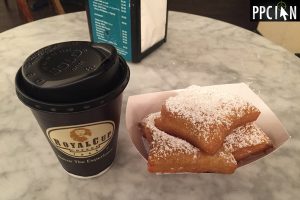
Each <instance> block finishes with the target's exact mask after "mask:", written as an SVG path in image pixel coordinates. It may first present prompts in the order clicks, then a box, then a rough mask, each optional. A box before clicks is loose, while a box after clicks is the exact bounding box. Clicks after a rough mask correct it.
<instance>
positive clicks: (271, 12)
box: [250, 0, 300, 21]
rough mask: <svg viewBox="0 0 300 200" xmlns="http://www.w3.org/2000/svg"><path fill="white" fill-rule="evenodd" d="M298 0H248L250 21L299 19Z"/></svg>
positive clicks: (299, 4) (299, 5)
mask: <svg viewBox="0 0 300 200" xmlns="http://www.w3.org/2000/svg"><path fill="white" fill-rule="evenodd" d="M299 8H300V0H250V21H300V12H299Z"/></svg>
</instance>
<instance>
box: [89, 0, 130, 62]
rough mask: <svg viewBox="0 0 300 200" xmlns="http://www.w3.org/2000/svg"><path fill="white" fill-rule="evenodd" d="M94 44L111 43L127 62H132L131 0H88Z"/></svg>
mask: <svg viewBox="0 0 300 200" xmlns="http://www.w3.org/2000/svg"><path fill="white" fill-rule="evenodd" d="M88 8H89V10H88V15H89V16H88V17H89V24H90V33H91V38H92V41H93V42H96V43H101V42H104V43H109V44H112V45H114V46H115V47H116V49H117V50H118V53H119V54H120V55H122V56H123V57H124V58H125V59H126V60H127V61H131V60H132V48H131V44H132V43H131V14H130V12H131V11H130V0H88Z"/></svg>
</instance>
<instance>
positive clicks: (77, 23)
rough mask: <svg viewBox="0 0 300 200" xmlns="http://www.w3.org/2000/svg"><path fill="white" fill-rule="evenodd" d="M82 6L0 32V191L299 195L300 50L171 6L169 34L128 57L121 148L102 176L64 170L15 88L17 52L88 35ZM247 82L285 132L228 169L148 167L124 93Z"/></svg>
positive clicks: (8, 196)
mask: <svg viewBox="0 0 300 200" xmlns="http://www.w3.org/2000/svg"><path fill="white" fill-rule="evenodd" d="M88 39H89V35H88V27H87V23H86V16H85V13H75V14H68V15H62V16H58V17H53V18H48V19H45V20H40V21H36V22H33V23H29V24H26V25H24V26H20V27H17V28H15V29H12V30H9V31H6V32H3V33H1V34H0V119H1V120H0V199H1V200H15V199H22V200H27V199H28V200H34V199H63V200H64V199H66V200H67V199H72V200H78V199H84V200H90V199H166V200H167V199H212V200H213V199H226V200H227V199H228V200H235V199H243V200H252V199H262V200H265V199H285V200H287V199H291V200H295V199H298V198H299V196H300V168H299V166H300V157H299V154H300V135H299V124H300V106H299V102H300V59H299V58H297V57H295V56H294V55H292V54H291V53H289V52H288V51H286V50H285V49H283V48H281V47H279V46H277V45H275V44H273V43H271V42H270V41H268V40H266V39H264V38H263V37H260V36H258V35H256V34H254V33H251V32H249V31H246V30H243V29H241V28H238V27H235V26H232V25H230V24H226V23H223V22H220V21H216V20H212V19H208V18H204V17H200V16H194V15H188V14H182V13H175V12H171V13H170V15H169V29H168V42H167V43H166V44H164V45H163V46H162V47H161V48H160V49H159V50H157V51H156V52H154V53H153V54H151V55H150V56H149V57H147V58H146V59H144V60H143V61H142V62H141V63H140V64H130V68H131V74H132V75H131V80H130V83H129V85H128V87H127V89H126V90H125V97H124V101H123V113H122V120H121V125H120V132H119V147H118V155H117V158H116V161H115V163H114V165H113V167H112V168H111V169H110V170H109V171H108V172H107V173H105V174H104V175H102V176H101V177H99V178H94V179H89V180H79V179H76V178H73V177H70V176H69V175H67V174H66V173H65V171H64V170H63V169H62V167H61V166H60V164H59V163H58V161H57V159H56V157H55V155H54V153H53V152H52V150H51V148H50V146H49V144H48V143H47V141H46V138H45V136H44V135H43V133H42V131H41V130H40V128H39V127H38V124H37V123H36V121H35V119H34V117H33V115H32V114H31V112H30V110H29V109H27V108H26V107H25V106H24V105H23V104H21V103H20V102H19V100H18V99H17V97H16V95H15V92H14V76H15V73H16V71H17V69H18V68H19V67H20V66H21V64H22V62H23V61H24V59H25V58H26V57H27V56H28V55H29V54H30V53H32V52H33V51H35V50H37V49H39V48H41V47H44V46H46V45H49V44H52V43H56V42H62V41H68V40H88ZM234 82H246V83H249V84H250V86H251V87H252V88H253V89H254V90H255V91H256V92H257V93H258V94H259V95H260V97H261V98H262V99H263V100H264V101H265V102H266V103H267V104H268V105H269V106H270V108H271V109H272V110H273V111H274V112H275V113H276V114H277V115H278V117H279V119H280V120H281V121H282V123H283V124H284V126H285V127H286V129H287V130H288V132H289V134H290V135H291V136H292V139H291V140H290V141H288V142H287V143H286V144H285V145H284V146H283V147H282V148H281V149H279V150H278V151H276V152H274V153H273V154H272V155H270V156H269V157H266V158H264V159H261V160H259V161H256V162H254V163H251V164H250V165H247V166H244V167H243V168H240V169H238V170H237V171H236V172H235V173H234V174H233V175H218V174H198V175H195V174H194V175H164V176H157V175H152V174H149V173H148V172H147V170H146V163H145V162H144V161H143V160H142V159H141V157H140V155H138V153H137V151H136V149H135V148H134V147H133V145H132V144H131V141H130V139H129V137H128V135H127V131H126V128H125V121H124V114H125V106H126V102H127V97H128V96H129V95H134V94H139V93H145V92H153V91H160V90H169V89H176V88H183V87H186V86H188V85H191V84H197V85H212V84H223V83H234Z"/></svg>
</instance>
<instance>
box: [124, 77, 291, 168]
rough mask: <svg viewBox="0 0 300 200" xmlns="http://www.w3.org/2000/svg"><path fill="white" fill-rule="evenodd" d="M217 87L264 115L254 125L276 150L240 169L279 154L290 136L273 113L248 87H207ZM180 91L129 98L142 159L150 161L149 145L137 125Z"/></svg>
mask: <svg viewBox="0 0 300 200" xmlns="http://www.w3.org/2000/svg"><path fill="white" fill-rule="evenodd" d="M204 87H214V89H216V90H222V91H225V92H228V93H232V94H236V95H239V96H240V97H242V98H243V99H245V100H246V101H248V102H250V103H252V104H253V105H254V106H256V107H257V108H258V109H259V110H260V111H261V114H260V116H259V118H258V119H257V121H255V123H256V124H257V125H258V126H259V127H260V128H261V129H262V130H263V131H264V132H265V133H266V134H267V135H268V136H269V137H270V139H271V140H272V142H273V145H274V148H273V149H272V150H271V151H269V152H267V153H265V154H262V155H258V156H255V157H251V158H250V159H247V160H246V161H243V162H242V164H240V165H239V166H242V165H245V164H248V163H250V162H253V161H255V160H258V159H260V158H262V157H264V156H266V155H268V154H270V153H271V152H273V151H275V150H277V149H278V148H279V147H280V146H281V145H282V144H283V143H284V142H286V141H287V140H288V139H289V138H290V136H289V135H288V133H287V131H286V130H285V128H284V127H283V125H282V124H281V122H280V121H279V119H278V118H277V117H276V115H275V114H274V113H273V112H272V110H271V109H270V108H269V107H268V106H267V105H266V104H265V103H264V102H263V100H262V99H261V98H260V97H259V96H258V95H256V94H255V93H254V92H253V91H252V90H251V89H250V88H249V87H248V85H246V84H245V83H236V84H226V85H214V86H204ZM178 91H179V90H173V91H164V92H155V93H148V94H141V95H135V96H130V97H129V98H128V103H127V108H126V127H127V130H128V133H129V136H130V138H131V141H132V143H133V145H134V146H135V147H136V149H137V150H138V152H139V153H140V154H141V156H142V157H143V158H144V159H145V160H147V157H148V145H147V144H145V142H144V139H143V137H142V134H141V132H140V130H139V127H138V123H139V122H141V120H142V119H143V118H144V117H146V116H147V115H148V114H150V113H153V112H158V111H160V108H161V105H162V104H163V103H164V102H165V100H166V99H168V98H169V97H171V96H175V95H176V94H177V92H178Z"/></svg>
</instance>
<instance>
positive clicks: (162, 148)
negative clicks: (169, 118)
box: [143, 112, 199, 158]
mask: <svg viewBox="0 0 300 200" xmlns="http://www.w3.org/2000/svg"><path fill="white" fill-rule="evenodd" d="M159 117H160V112H157V113H152V114H150V115H149V116H148V117H147V118H145V119H144V120H143V122H144V123H145V124H146V126H147V128H149V129H150V130H151V131H152V133H153V134H152V138H153V142H155V143H156V144H159V145H155V146H154V148H152V149H150V151H153V152H154V153H155V154H156V156H157V157H158V158H166V157H167V156H168V155H169V154H172V152H174V151H177V152H182V153H185V154H189V155H194V158H197V156H196V154H197V152H199V149H197V148H196V147H194V146H192V145H191V144H190V143H188V142H186V141H185V140H182V139H179V138H176V137H173V136H171V135H168V134H167V133H165V132H163V131H161V130H159V129H158V128H156V127H155V122H154V120H155V119H156V118H159Z"/></svg>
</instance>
